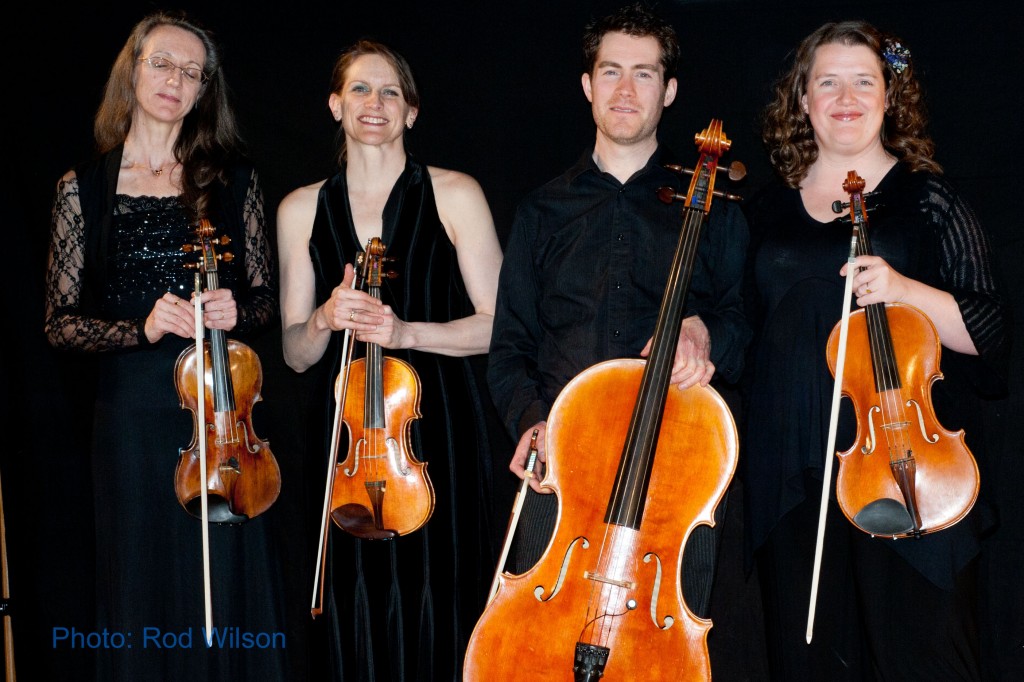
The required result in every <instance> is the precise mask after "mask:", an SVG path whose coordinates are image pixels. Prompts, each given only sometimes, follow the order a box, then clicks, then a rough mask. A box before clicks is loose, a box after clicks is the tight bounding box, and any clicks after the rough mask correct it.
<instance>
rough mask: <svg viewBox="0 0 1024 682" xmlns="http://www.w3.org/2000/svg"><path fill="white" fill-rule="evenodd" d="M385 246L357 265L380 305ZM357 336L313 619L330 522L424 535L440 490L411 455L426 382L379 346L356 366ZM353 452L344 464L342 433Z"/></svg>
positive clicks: (334, 442)
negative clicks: (413, 429) (412, 433)
mask: <svg viewBox="0 0 1024 682" xmlns="http://www.w3.org/2000/svg"><path fill="white" fill-rule="evenodd" d="M385 248H386V247H385V245H384V243H383V242H382V241H381V240H380V239H379V238H378V237H374V238H373V239H371V240H370V241H369V242H368V243H367V247H366V251H365V252H360V253H359V254H358V256H357V258H356V277H355V278H354V279H353V282H352V286H353V288H358V287H360V286H362V283H363V282H365V283H366V285H367V290H368V292H369V294H370V295H371V296H373V297H374V298H376V299H378V300H379V299H380V287H381V282H382V280H383V279H384V278H385V277H394V276H395V274H396V273H394V272H391V271H388V272H385V271H384V263H385V262H387V261H389V260H390V259H389V258H387V257H385V256H384V251H385ZM351 332H352V330H350V329H346V330H345V334H344V337H343V341H342V369H341V371H340V372H339V373H338V378H337V380H336V381H335V388H334V401H335V411H334V431H333V436H332V439H331V452H330V455H329V457H328V464H327V486H326V491H325V494H324V506H323V517H322V519H321V524H320V546H319V549H318V557H317V574H316V577H315V579H314V588H313V602H312V604H311V608H310V612H311V613H312V615H313V616H314V617H316V616H318V615H319V614H320V613H321V612H322V610H323V608H322V605H323V576H324V573H325V572H326V558H327V552H326V549H327V538H328V527H329V521H328V519H331V520H333V521H334V523H335V524H336V525H337V526H338V527H339V528H341V529H342V530H344V531H345V532H347V533H350V534H352V535H354V536H356V537H358V538H362V539H364V540H388V539H391V538H396V537H399V536H401V535H407V534H409V533H412V532H414V531H416V530H419V529H420V528H422V527H423V525H424V524H426V522H427V521H428V520H429V519H430V517H431V515H432V514H433V513H434V501H435V498H434V486H433V484H432V483H431V482H430V477H429V476H428V475H427V464H426V463H425V462H422V461H420V460H419V459H418V458H417V457H416V456H415V454H413V449H412V444H411V442H410V441H411V439H410V430H411V427H412V421H413V420H414V419H419V418H420V417H421V416H422V415H421V414H420V378H419V375H418V374H417V373H416V370H415V369H413V367H412V365H410V364H409V363H407V362H405V361H403V360H400V359H398V358H393V357H389V356H385V355H384V353H383V350H382V349H381V346H380V344H378V343H367V344H366V357H365V358H360V359H358V360H353V359H352V353H353V347H354V343H352V339H353V335H352V333H351ZM343 428H344V430H345V431H346V432H347V434H348V438H347V441H348V451H347V455H346V457H345V460H344V461H343V462H340V463H339V462H338V452H339V450H340V443H341V438H342V429H343Z"/></svg>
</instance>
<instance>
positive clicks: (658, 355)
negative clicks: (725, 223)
mask: <svg viewBox="0 0 1024 682" xmlns="http://www.w3.org/2000/svg"><path fill="white" fill-rule="evenodd" d="M696 141H697V144H698V146H699V147H700V150H701V156H700V159H699V162H698V166H697V168H696V169H695V170H694V172H693V177H692V179H691V181H690V188H689V191H688V192H687V196H686V199H685V203H684V206H683V225H682V229H681V231H680V234H679V243H678V245H677V246H676V252H675V256H674V258H673V260H672V268H671V270H670V272H669V278H668V282H667V284H666V287H665V293H664V295H663V297H662V302H661V309H660V311H659V313H658V321H657V324H656V325H655V328H654V336H653V340H652V343H651V353H650V356H649V357H648V359H647V364H646V366H645V367H644V372H643V376H642V378H641V381H640V391H639V393H638V395H637V400H636V404H635V406H634V408H633V416H632V419H631V421H630V426H629V431H628V432H627V436H626V441H625V443H624V445H623V450H622V457H621V458H620V459H619V470H618V473H617V475H616V483H615V486H614V487H613V494H612V497H611V499H610V500H609V501H608V509H607V511H606V512H605V522H606V523H613V524H617V525H620V526H626V527H629V528H634V529H636V528H639V526H640V520H641V519H642V518H643V512H644V505H645V503H646V500H647V488H648V485H649V483H650V479H651V476H650V474H651V470H652V467H653V466H654V453H655V448H656V447H657V444H658V433H659V431H660V427H661V418H662V414H663V412H664V409H665V397H666V395H667V394H668V389H669V380H670V378H671V376H672V365H673V363H674V362H675V351H676V344H677V343H678V341H679V329H680V325H681V324H682V320H683V310H684V306H685V303H686V295H687V293H688V292H689V288H690V280H691V279H692V278H693V263H694V259H695V257H696V254H697V242H698V240H699V238H700V232H701V226H702V225H703V223H704V219H705V217H706V216H707V212H708V211H709V210H710V208H711V198H712V195H713V193H714V185H715V170H716V168H717V165H718V157H719V156H720V155H721V153H722V152H723V151H725V150H728V148H729V145H730V142H729V140H727V139H725V136H724V135H723V134H722V124H721V122H720V121H718V120H715V119H712V121H711V124H710V126H709V127H708V128H707V129H705V130H704V131H702V132H701V133H698V134H697V136H696ZM669 201H670V202H671V201H672V199H671V198H670V199H669Z"/></svg>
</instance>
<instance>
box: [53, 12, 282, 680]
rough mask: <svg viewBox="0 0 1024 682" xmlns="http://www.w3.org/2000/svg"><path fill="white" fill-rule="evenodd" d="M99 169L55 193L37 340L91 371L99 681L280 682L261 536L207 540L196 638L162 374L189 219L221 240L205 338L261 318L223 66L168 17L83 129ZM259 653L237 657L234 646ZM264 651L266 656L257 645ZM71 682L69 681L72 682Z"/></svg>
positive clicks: (245, 172) (263, 296)
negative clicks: (78, 356) (91, 139)
mask: <svg viewBox="0 0 1024 682" xmlns="http://www.w3.org/2000/svg"><path fill="white" fill-rule="evenodd" d="M94 132H95V137H96V143H97V151H98V156H97V157H96V158H95V159H93V160H90V161H88V162H86V163H83V164H81V165H79V166H77V167H75V168H74V169H73V170H71V171H69V172H68V173H66V174H65V175H64V176H63V177H62V178H61V179H60V181H59V182H58V184H57V191H56V198H55V202H54V207H53V214H52V216H53V217H52V242H51V247H50V253H49V266H48V268H49V269H48V273H47V281H46V297H47V300H46V335H47V338H48V340H49V342H50V343H51V344H52V345H53V346H54V347H56V348H58V349H63V350H67V351H74V352H78V353H87V354H90V355H92V356H93V358H94V360H95V362H96V366H97V368H98V386H97V396H96V406H95V415H94V421H93V432H92V442H93V445H92V470H93V491H94V496H95V500H94V501H95V522H96V523H95V525H96V544H95V547H96V559H97V566H96V577H97V589H96V603H97V614H96V620H95V623H91V624H89V627H90V629H93V630H95V632H97V633H104V637H103V645H102V646H100V647H97V648H96V649H95V651H96V662H97V665H96V672H95V678H96V679H97V680H103V681H104V682H111V681H114V680H126V681H131V682H138V681H140V680H154V681H161V682H163V681H165V680H246V681H247V682H248V681H253V680H268V681H269V680H284V679H285V670H284V667H285V666H284V652H285V648H284V647H285V646H286V644H287V643H286V642H284V641H283V637H284V635H283V628H282V620H281V617H280V615H279V611H280V608H279V605H278V604H277V603H276V601H275V600H276V599H278V598H279V594H280V582H281V571H280V568H279V566H278V564H277V563H276V562H277V561H278V560H277V558H276V552H273V551H271V547H270V546H269V542H270V538H269V536H268V534H267V532H266V528H265V526H264V521H263V519H264V518H265V517H258V518H255V519H252V520H249V521H248V522H246V523H245V524H242V525H240V526H220V525H215V524H210V528H209V533H210V537H209V549H210V565H211V574H212V584H211V590H210V591H211V594H212V603H213V627H214V628H215V631H214V632H213V633H210V634H211V635H212V640H213V645H212V647H209V648H208V647H207V645H206V635H207V633H205V632H204V629H203V628H204V627H205V618H204V604H205V591H204V580H203V552H202V533H201V530H202V525H201V523H200V522H198V521H197V520H196V519H195V518H193V517H192V516H191V515H189V514H188V513H187V512H186V511H185V510H184V509H183V508H182V506H181V504H180V503H179V502H178V499H177V496H176V494H175V467H176V466H177V464H178V461H179V448H185V447H187V446H188V444H189V442H190V440H191V438H192V431H193V423H192V417H191V414H190V413H189V412H187V411H186V410H183V409H182V404H183V403H182V402H181V400H180V399H179V396H178V394H177V391H176V389H175V361H176V359H177V358H178V355H179V354H180V353H181V351H182V350H183V349H185V348H186V347H188V346H189V345H192V344H194V343H195V336H196V330H195V318H194V308H193V306H192V304H191V302H190V298H191V295H192V292H193V290H194V272H195V270H194V269H190V268H189V267H188V266H189V265H195V264H196V262H197V257H196V254H195V253H191V254H189V253H186V252H185V251H183V249H182V247H183V246H184V245H186V244H189V243H191V242H192V241H193V240H194V235H193V231H194V229H195V226H196V225H197V224H198V221H199V220H200V219H204V218H205V219H208V220H209V221H210V223H211V224H212V225H213V226H214V227H215V229H216V230H217V235H218V236H226V237H229V238H230V240H231V241H230V246H228V247H226V250H228V251H230V252H231V253H232V254H233V259H231V260H227V259H224V260H223V261H222V262H220V263H219V264H218V266H219V267H218V277H219V287H220V288H217V289H215V290H208V291H205V292H204V293H203V294H202V301H203V304H204V308H205V326H206V327H207V328H208V329H220V330H223V331H225V332H227V333H228V334H230V335H236V334H245V333H247V332H254V331H257V330H259V329H260V328H263V327H266V326H267V325H268V323H270V321H271V320H272V319H273V318H274V316H275V312H276V301H275V295H274V293H275V292H274V290H273V283H272V277H271V270H272V260H271V252H270V246H269V242H268V238H267V234H266V218H265V215H264V210H263V197H262V191H261V188H260V184H259V180H258V177H257V174H256V172H255V170H254V169H253V168H252V167H251V166H250V165H248V164H247V163H246V162H245V160H244V158H243V157H242V154H241V151H240V137H239V134H238V131H237V129H236V124H235V116H234V113H233V111H232V108H231V106H230V104H229V102H228V96H227V86H226V83H225V79H224V73H223V71H222V70H221V63H220V49H219V47H218V46H217V45H216V44H215V42H214V41H213V39H212V37H211V34H210V32H209V31H207V30H206V29H204V28H203V27H201V26H200V25H198V24H197V23H196V22H194V21H193V20H191V19H190V18H188V17H186V16H185V15H184V14H181V13H162V12H157V13H153V14H151V15H149V16H147V17H145V18H144V19H143V20H142V21H140V22H139V23H138V24H137V25H136V26H135V28H134V29H133V31H132V33H131V35H130V36H129V37H128V40H127V42H126V43H125V45H124V47H123V48H122V49H121V52H120V54H119V55H118V57H117V59H116V61H115V62H114V65H113V68H112V69H111V72H110V76H109V78H108V80H107V83H106V88H105V90H104V94H103V100H102V103H101V104H100V107H99V110H98V111H97V113H96V117H95V124H94ZM247 642H250V643H256V644H257V646H247V645H246V643H247ZM263 644H266V646H263ZM69 673H70V671H69Z"/></svg>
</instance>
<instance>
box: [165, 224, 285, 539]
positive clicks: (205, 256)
mask: <svg viewBox="0 0 1024 682" xmlns="http://www.w3.org/2000/svg"><path fill="white" fill-rule="evenodd" d="M214 233H215V229H214V228H213V226H212V225H211V224H210V222H209V221H208V220H206V219H205V218H204V219H202V220H201V221H200V223H199V227H198V228H197V229H196V241H195V243H194V244H187V245H185V247H184V250H185V251H188V252H191V251H196V250H198V251H199V255H200V261H199V263H196V264H188V265H187V266H186V267H192V268H194V269H197V270H199V272H200V273H201V274H202V275H203V276H204V277H205V286H206V288H207V289H217V288H219V287H218V282H217V262H218V261H220V260H223V261H230V260H232V258H233V255H232V254H231V253H229V252H225V253H217V252H216V251H215V249H214V247H215V246H219V245H224V244H228V243H230V239H229V238H228V237H227V236H226V235H224V236H220V237H214ZM199 293H201V290H200V291H197V292H196V295H197V297H198V295H199ZM197 320H201V315H200V316H198V317H197ZM202 327H203V325H201V324H198V325H197V330H196V337H197V339H199V340H201V338H202V336H203V332H204V330H203V328H202ZM205 331H206V332H207V333H208V335H209V341H205V342H203V341H200V342H197V343H196V344H195V345H193V346H190V347H188V348H186V349H185V350H184V351H182V353H181V355H179V356H178V360H177V362H176V363H175V366H174V377H175V385H176V386H177V389H178V396H179V397H180V398H181V406H182V408H183V409H187V410H190V411H191V412H192V416H193V427H194V428H193V432H192V442H191V443H189V445H188V447H185V448H182V449H181V450H180V453H179V454H180V458H179V460H178V466H177V469H176V471H175V475H174V491H175V493H176V494H177V496H178V501H179V502H180V503H181V506H182V507H184V508H185V510H186V511H187V512H188V513H190V514H192V515H193V516H196V517H199V518H203V516H202V514H201V509H200V507H201V506H202V505H201V497H202V494H203V492H204V491H205V493H206V494H207V495H208V498H207V499H208V505H209V509H208V519H209V521H213V522H215V523H229V524H234V523H242V522H244V521H246V520H247V519H251V518H253V517H255V516H258V515H260V514H262V513H263V512H265V511H266V510H267V509H269V508H270V506H271V505H272V504H273V503H274V502H275V501H276V500H277V497H278V495H279V494H280V492H281V470H280V468H279V467H278V464H277V460H276V459H275V458H274V454H273V453H272V452H271V450H270V444H269V443H268V442H267V441H265V440H263V439H261V438H260V437H259V436H257V435H256V432H255V431H254V429H253V426H252V407H253V405H254V404H255V403H256V402H258V401H260V400H262V397H261V395H260V388H261V386H262V384H263V369H262V367H261V365H260V360H259V356H258V355H256V352H255V351H253V350H252V348H250V347H249V346H247V345H245V344H244V343H241V342H240V341H236V340H234V339H227V338H226V336H225V333H224V330H222V329H210V330H205ZM200 346H201V347H202V349H203V351H202V355H203V357H202V362H199V358H198V352H197V348H198V347H200ZM199 367H202V368H203V380H202V382H200V381H199V373H198V371H197V370H198V368H199ZM200 383H201V384H202V388H201V389H200ZM200 393H202V396H201V398H202V400H200ZM200 404H202V408H203V409H200ZM201 445H202V447H200V446H201ZM200 450H204V451H205V458H203V457H201V453H200ZM201 459H203V460H204V461H203V462H202V463H201V462H200V460H201ZM201 464H202V466H201ZM203 469H205V475H203V472H202V470H203ZM203 520H204V521H206V520H207V519H206V518H204V519H203Z"/></svg>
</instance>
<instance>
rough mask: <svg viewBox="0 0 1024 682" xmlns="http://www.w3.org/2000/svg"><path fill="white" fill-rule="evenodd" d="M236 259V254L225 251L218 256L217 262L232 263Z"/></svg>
mask: <svg viewBox="0 0 1024 682" xmlns="http://www.w3.org/2000/svg"><path fill="white" fill-rule="evenodd" d="M234 259H235V254H233V253H231V252H230V251H225V252H223V253H218V254H217V260H222V261H224V262H225V263H230V262H231V261H233V260H234Z"/></svg>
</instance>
